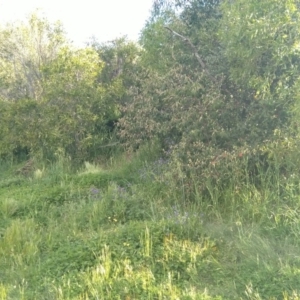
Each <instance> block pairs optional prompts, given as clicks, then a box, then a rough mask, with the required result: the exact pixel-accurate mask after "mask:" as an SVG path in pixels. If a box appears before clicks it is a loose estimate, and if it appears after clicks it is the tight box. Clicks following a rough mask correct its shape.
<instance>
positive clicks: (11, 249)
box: [0, 155, 300, 300]
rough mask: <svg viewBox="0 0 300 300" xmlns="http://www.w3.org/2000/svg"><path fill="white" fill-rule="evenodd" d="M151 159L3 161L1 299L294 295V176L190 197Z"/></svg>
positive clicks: (299, 287) (299, 264) (297, 221)
mask: <svg viewBox="0 0 300 300" xmlns="http://www.w3.org/2000/svg"><path fill="white" fill-rule="evenodd" d="M151 161H152V162H151ZM153 161H155V157H152V158H151V159H150V160H148V161H146V159H145V157H144V156H143V155H140V156H139V157H134V158H133V159H132V160H131V161H129V162H128V161H125V160H122V159H120V158H119V159H117V160H116V161H111V162H110V163H109V164H108V166H106V167H104V166H102V167H99V166H96V165H92V164H89V163H86V164H85V165H84V166H83V167H82V168H81V169H80V170H78V171H76V172H75V171H74V170H71V169H70V168H69V167H68V162H65V161H64V160H63V159H61V160H59V161H58V163H57V164H55V165H52V166H41V167H40V168H39V169H38V168H37V169H36V170H35V172H33V174H32V176H30V177H24V176H23V177H22V176H16V175H15V170H16V169H18V168H19V167H20V166H14V165H9V164H7V163H6V164H5V163H2V164H1V165H0V171H1V175H0V299H1V300H6V299H28V300H33V299H37V300H40V299H78V300H79V299H84V300H86V299H126V300H133V299H137V300H140V299H153V300H154V299H207V300H211V299H214V300H215V299H230V300H231V299H251V300H254V299H285V300H288V299H293V300H296V299H300V250H299V249H300V216H299V211H300V193H299V187H300V180H299V178H297V176H290V178H288V179H286V180H285V182H283V181H282V178H280V177H278V178H277V181H275V182H271V181H270V180H269V179H268V178H267V177H266V178H264V180H263V183H265V184H263V185H262V186H260V188H259V189H258V188H257V187H254V186H253V185H251V184H249V183H248V184H245V185H244V186H242V188H239V189H236V188H235V185H234V184H232V185H229V186H228V188H227V189H226V190H222V191H221V190H219V189H218V188H217V187H213V186H210V185H209V182H208V185H207V186H208V188H209V189H208V190H209V194H208V195H205V196H203V195H201V193H198V194H197V193H196V195H194V199H193V201H188V200H189V199H188V197H187V195H186V194H185V192H184V187H178V186H177V184H176V183H175V182H174V181H172V176H170V172H169V171H168V170H166V169H165V166H159V167H158V166H157V165H158V163H156V164H155V163H153ZM37 170H38V171H37ZM272 178H273V179H274V176H273V177H272ZM194 184H195V186H196V185H197V181H196V180H195V181H194Z"/></svg>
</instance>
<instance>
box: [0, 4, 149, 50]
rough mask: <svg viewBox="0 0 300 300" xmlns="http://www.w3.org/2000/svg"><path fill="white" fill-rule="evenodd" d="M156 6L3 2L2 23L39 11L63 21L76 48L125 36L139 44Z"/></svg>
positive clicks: (0, 21) (23, 17) (21, 18)
mask: <svg viewBox="0 0 300 300" xmlns="http://www.w3.org/2000/svg"><path fill="white" fill-rule="evenodd" d="M152 2H153V0H84V1H83V0H77V1H76V0H75V1H70V0H67V1H64V0H0V23H1V24H5V23H6V22H12V21H16V20H24V19H25V18H26V16H28V15H29V14H30V13H32V12H34V11H35V10H36V9H39V10H40V12H42V15H43V16H45V17H46V18H47V19H48V20H50V21H57V20H60V21H61V22H62V24H63V26H64V28H65V30H66V32H67V34H68V37H69V38H70V40H72V41H74V43H75V44H76V45H80V46H81V45H84V43H85V42H86V41H88V39H89V38H90V37H92V36H95V37H96V38H97V40H98V41H101V42H104V41H108V40H112V39H114V38H117V37H120V36H123V35H127V36H128V38H129V39H131V40H137V39H138V36H139V32H140V31H141V29H142V28H143V26H144V25H145V22H146V20H147V19H148V18H149V16H150V10H151V6H152ZM40 14H41V13H40Z"/></svg>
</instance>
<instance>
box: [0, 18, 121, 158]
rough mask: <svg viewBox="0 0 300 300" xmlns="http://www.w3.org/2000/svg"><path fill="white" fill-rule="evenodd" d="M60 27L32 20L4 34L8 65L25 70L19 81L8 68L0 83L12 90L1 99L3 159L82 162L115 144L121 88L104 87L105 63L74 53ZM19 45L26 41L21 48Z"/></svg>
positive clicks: (91, 53)
mask: <svg viewBox="0 0 300 300" xmlns="http://www.w3.org/2000/svg"><path fill="white" fill-rule="evenodd" d="M57 26H58V25H52V24H50V23H48V22H47V21H46V20H44V19H40V18H38V17H37V16H35V15H33V16H31V18H30V19H29V20H28V24H21V25H19V26H17V25H14V26H13V25H10V27H8V28H6V29H3V30H2V31H1V34H2V35H5V36H6V40H5V41H6V42H4V41H3V44H2V48H1V49H2V50H1V51H0V52H1V53H0V56H1V55H2V56H1V57H2V60H3V64H7V65H12V64H13V63H14V60H16V61H17V62H18V63H19V64H20V67H18V69H16V70H15V73H12V75H13V74H15V77H11V76H8V74H9V72H10V71H9V70H8V69H7V68H6V69H5V68H4V69H3V71H2V73H3V78H2V79H1V80H0V81H1V82H2V83H3V85H5V86H9V87H11V90H9V91H5V90H3V91H5V95H4V94H3V95H2V99H0V106H1V121H0V123H1V130H0V136H1V150H0V153H1V154H2V155H12V154H13V153H14V154H16V155H21V154H22V153H27V154H29V153H30V154H31V155H34V156H36V157H39V158H43V159H51V160H53V159H54V158H55V153H57V152H64V153H65V155H66V156H69V157H71V158H72V159H73V160H74V161H82V160H83V158H85V157H87V156H88V155H90V156H91V155H93V156H96V155H97V154H96V152H99V153H101V147H102V146H103V144H106V143H110V142H111V133H110V132H109V131H110V129H109V127H108V126H107V124H108V123H109V122H110V121H111V120H115V119H117V118H118V116H119V109H118V106H117V99H119V98H120V97H121V95H123V93H124V91H123V85H122V82H120V81H118V80H116V81H113V82H109V83H107V84H106V85H105V86H104V85H102V84H101V83H100V84H99V82H98V77H99V76H100V74H101V72H102V69H103V62H101V60H100V59H99V55H98V54H97V52H96V51H95V50H93V49H92V48H88V47H87V48H85V49H75V48H74V47H72V46H71V45H70V44H69V43H67V42H66V41H65V39H64V37H63V34H62V30H61V27H57ZM16 39H17V40H18V39H20V40H21V41H22V43H21V42H20V45H18V47H17V46H16V47H15V46H14V45H15V43H17V42H16V41H15V40H16ZM21 46H22V49H21V48H20V47H21ZM8 52H9V53H10V54H9V55H8V54H7V53H8ZM18 76H21V78H19V77H18ZM9 78H11V82H9V83H7V82H5V80H6V79H9ZM20 90H22V91H24V93H21V94H18V93H17V92H18V91H20ZM104 150H105V149H104ZM104 150H102V152H104ZM98 155H99V154H98Z"/></svg>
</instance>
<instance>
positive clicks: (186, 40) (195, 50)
mask: <svg viewBox="0 0 300 300" xmlns="http://www.w3.org/2000/svg"><path fill="white" fill-rule="evenodd" d="M165 28H166V29H168V30H169V31H170V32H172V33H173V34H174V35H176V36H178V37H180V38H181V39H182V40H183V41H184V42H185V43H187V44H188V45H189V46H190V47H191V48H192V50H193V52H194V55H195V57H196V59H197V61H198V62H199V64H200V66H201V67H202V69H203V71H204V72H205V73H206V74H207V75H208V77H209V78H210V79H211V80H212V81H213V82H214V83H215V84H218V80H217V79H216V78H215V77H213V76H212V75H211V74H210V72H209V71H208V69H207V67H206V65H205V63H204V61H203V59H202V58H201V56H200V55H199V53H198V51H197V48H196V46H195V45H194V44H193V43H192V42H191V40H190V39H189V38H187V37H185V36H183V35H181V34H179V33H178V32H176V31H174V30H173V29H171V28H170V27H168V26H165Z"/></svg>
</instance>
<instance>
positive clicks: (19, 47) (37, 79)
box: [0, 14, 67, 101]
mask: <svg viewBox="0 0 300 300" xmlns="http://www.w3.org/2000/svg"><path fill="white" fill-rule="evenodd" d="M66 43H67V41H66V38H65V35H64V31H63V28H62V26H61V24H60V23H59V22H57V23H54V24H51V23H49V22H48V21H47V20H46V19H43V18H39V17H38V16H37V15H36V14H32V15H31V16H30V17H29V19H28V22H27V23H16V24H9V25H7V26H6V27H4V28H1V29H0V67H1V72H0V87H1V89H0V97H1V98H2V99H6V100H9V101H18V100H22V99H35V100H37V101H39V100H40V99H42V97H43V87H42V84H43V76H42V73H41V70H42V67H43V65H45V64H47V63H48V62H50V61H52V60H53V59H54V58H55V57H56V56H57V53H58V51H59V50H60V48H62V47H63V46H65V45H66Z"/></svg>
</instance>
